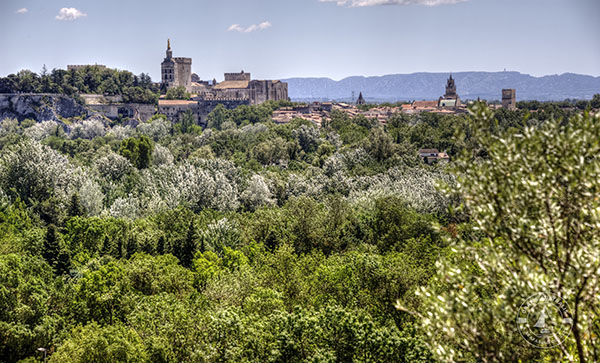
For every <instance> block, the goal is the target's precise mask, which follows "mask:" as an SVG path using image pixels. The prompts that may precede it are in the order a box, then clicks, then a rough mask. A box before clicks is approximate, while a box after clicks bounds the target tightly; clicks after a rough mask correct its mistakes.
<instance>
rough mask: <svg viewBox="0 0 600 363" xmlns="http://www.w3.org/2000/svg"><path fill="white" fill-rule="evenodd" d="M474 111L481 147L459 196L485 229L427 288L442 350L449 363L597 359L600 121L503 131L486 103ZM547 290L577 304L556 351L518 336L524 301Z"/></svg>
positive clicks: (587, 118)
mask: <svg viewBox="0 0 600 363" xmlns="http://www.w3.org/2000/svg"><path fill="white" fill-rule="evenodd" d="M471 113H472V115H473V122H472V123H471V125H470V128H471V130H472V132H473V138H474V140H475V141H476V148H475V149H474V150H473V149H465V150H464V152H463V153H462V154H461V156H460V157H459V158H458V159H457V161H456V164H455V172H456V173H457V174H456V175H457V178H458V185H459V186H460V187H459V188H457V189H455V190H453V191H451V192H453V193H459V194H460V196H461V197H462V198H463V200H464V211H466V212H468V213H469V215H470V216H471V219H472V225H473V227H474V228H475V229H476V231H477V234H472V233H470V234H461V235H458V237H460V238H459V240H458V241H455V242H454V244H453V246H452V251H453V253H452V254H451V255H450V256H449V258H448V259H446V260H445V261H444V263H443V264H442V265H440V267H441V269H440V272H439V274H438V278H437V279H436V281H434V282H433V284H432V286H431V287H430V288H428V289H425V290H424V291H422V292H421V295H422V296H423V299H424V300H425V305H424V310H423V311H422V315H423V316H424V319H423V325H424V327H425V330H426V332H427V333H428V334H429V336H430V337H431V344H432V345H431V347H432V351H434V352H436V353H437V355H438V359H440V360H442V361H449V362H450V361H457V360H462V359H465V358H466V359H471V358H473V359H476V360H479V361H482V362H501V361H517V360H523V361H525V360H533V359H540V358H542V359H543V358H544V357H545V358H546V359H548V360H576V361H579V362H588V361H595V360H596V358H595V357H598V355H599V354H600V350H599V347H600V345H599V344H598V342H597V339H598V336H600V334H599V333H600V330H599V326H598V321H600V316H599V315H598V314H599V311H598V309H597V306H598V300H597V295H598V286H600V281H599V278H600V274H599V273H598V271H600V258H599V256H598V251H600V228H599V227H598V226H599V225H600V213H599V211H600V197H599V194H600V159H598V157H597V155H598V153H600V117H599V116H597V115H596V116H591V115H584V116H577V117H574V118H571V119H570V120H569V121H568V122H561V121H559V120H549V121H547V122H545V123H544V124H543V125H542V126H539V127H537V128H536V127H526V128H525V129H524V130H523V131H517V130H514V129H513V130H508V131H502V132H499V133H498V132H497V131H496V132H495V131H494V125H495V120H494V115H493V113H492V112H491V111H490V110H489V109H487V108H486V107H485V106H484V105H483V104H476V105H475V106H474V107H473V108H472V109H471ZM461 142H462V141H461ZM481 150H485V153H484V155H486V156H485V157H480V156H479V155H481ZM478 236H479V237H478ZM538 293H545V294H552V295H553V296H557V297H559V298H560V299H563V300H564V301H565V302H566V303H567V305H568V307H569V310H570V316H569V317H570V318H572V323H573V324H572V329H570V330H569V329H567V330H566V332H567V333H569V335H568V336H567V337H566V340H565V341H564V342H563V343H561V344H560V345H556V344H554V345H555V348H553V349H546V350H541V349H538V348H534V347H533V346H527V343H525V342H524V341H523V338H522V337H521V336H520V334H519V333H518V332H517V326H516V322H517V317H518V316H519V308H520V306H522V305H523V304H524V303H525V301H526V300H527V299H528V298H529V297H531V296H533V295H535V294H538Z"/></svg>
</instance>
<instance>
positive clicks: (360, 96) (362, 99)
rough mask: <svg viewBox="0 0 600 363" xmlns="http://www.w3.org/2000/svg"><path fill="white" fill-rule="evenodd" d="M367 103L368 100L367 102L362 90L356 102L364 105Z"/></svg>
mask: <svg viewBox="0 0 600 363" xmlns="http://www.w3.org/2000/svg"><path fill="white" fill-rule="evenodd" d="M365 103H367V102H366V101H365V99H364V98H363V95H362V92H360V93H359V94H358V99H357V100H356V104H357V105H364V104H365Z"/></svg>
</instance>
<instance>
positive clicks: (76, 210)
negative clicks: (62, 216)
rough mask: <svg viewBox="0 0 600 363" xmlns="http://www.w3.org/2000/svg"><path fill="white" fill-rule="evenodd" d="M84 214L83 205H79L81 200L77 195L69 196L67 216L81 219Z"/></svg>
mask: <svg viewBox="0 0 600 363" xmlns="http://www.w3.org/2000/svg"><path fill="white" fill-rule="evenodd" d="M84 214H85V212H84V208H83V205H81V199H80V198H79V194H78V193H74V194H73V195H72V196H71V200H70V202H69V206H68V212H67V215H68V216H69V217H81V216H83V215H84Z"/></svg>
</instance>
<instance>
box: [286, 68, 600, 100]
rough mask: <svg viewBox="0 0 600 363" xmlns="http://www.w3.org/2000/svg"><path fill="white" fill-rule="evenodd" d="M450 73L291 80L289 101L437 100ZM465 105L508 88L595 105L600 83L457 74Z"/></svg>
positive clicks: (520, 96)
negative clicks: (355, 99)
mask: <svg viewBox="0 0 600 363" xmlns="http://www.w3.org/2000/svg"><path fill="white" fill-rule="evenodd" d="M448 76H449V74H448V73H413V74H391V75H386V76H379V77H362V76H357V77H348V78H344V79H342V80H340V81H334V80H332V79H329V78H289V79H285V80H282V81H284V82H288V85H289V96H290V98H291V99H292V100H294V101H313V100H314V101H316V100H322V101H325V100H336V101H350V100H351V98H352V92H353V91H354V97H355V98H357V97H358V94H359V92H362V94H363V96H364V97H365V99H366V100H367V102H369V101H370V102H395V101H412V100H434V99H437V98H438V97H440V96H441V95H443V94H444V91H445V87H446V80H447V79H448ZM452 76H453V77H454V78H455V79H456V87H457V91H458V94H459V95H460V97H461V98H462V99H463V100H467V99H477V98H478V97H480V98H482V99H486V100H490V101H492V100H500V99H501V92H502V89H503V88H515V89H516V90H517V100H539V101H562V100H564V99H567V98H570V99H591V98H592V97H593V95H594V94H597V93H600V77H592V76H586V75H580V74H573V73H565V74H561V75H552V76H543V77H533V76H530V75H528V74H522V73H519V72H459V73H453V74H452Z"/></svg>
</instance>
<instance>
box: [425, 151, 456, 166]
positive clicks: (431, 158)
mask: <svg viewBox="0 0 600 363" xmlns="http://www.w3.org/2000/svg"><path fill="white" fill-rule="evenodd" d="M419 156H420V157H421V159H422V160H423V161H424V162H425V163H426V164H433V163H435V162H438V161H448V160H450V157H449V156H448V154H446V152H445V151H443V152H440V151H438V149H421V150H419Z"/></svg>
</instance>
